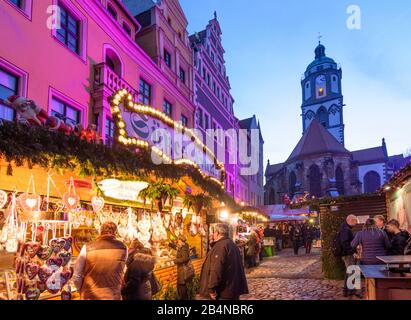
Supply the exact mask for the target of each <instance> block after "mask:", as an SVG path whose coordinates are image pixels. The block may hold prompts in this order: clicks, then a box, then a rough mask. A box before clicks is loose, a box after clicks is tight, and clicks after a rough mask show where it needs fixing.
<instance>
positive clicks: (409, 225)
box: [382, 163, 411, 232]
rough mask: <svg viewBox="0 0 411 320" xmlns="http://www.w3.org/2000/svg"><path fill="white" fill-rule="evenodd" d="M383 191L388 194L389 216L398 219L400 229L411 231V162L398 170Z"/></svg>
mask: <svg viewBox="0 0 411 320" xmlns="http://www.w3.org/2000/svg"><path fill="white" fill-rule="evenodd" d="M382 192H385V194H386V201H387V209H388V218H389V219H396V220H398V222H399V223H400V229H403V230H408V231H409V232H411V163H409V164H408V165H406V166H405V167H404V168H403V169H401V170H400V171H398V172H397V173H396V174H395V175H394V176H393V177H392V178H391V179H390V181H388V182H387V183H386V184H385V185H384V187H383V188H382Z"/></svg>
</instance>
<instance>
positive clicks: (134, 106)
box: [111, 89, 225, 172]
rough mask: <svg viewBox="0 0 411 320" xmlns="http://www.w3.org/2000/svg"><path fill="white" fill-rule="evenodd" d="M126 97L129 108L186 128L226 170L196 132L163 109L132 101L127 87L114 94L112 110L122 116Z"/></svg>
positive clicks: (221, 167) (218, 164) (176, 126)
mask: <svg viewBox="0 0 411 320" xmlns="http://www.w3.org/2000/svg"><path fill="white" fill-rule="evenodd" d="M125 96H127V97H125ZM124 98H127V99H128V100H129V103H128V109H130V110H132V111H136V112H139V113H145V114H148V115H152V116H153V117H156V118H158V119H160V120H162V121H163V122H165V123H167V124H169V125H170V126H174V127H175V128H177V129H181V130H184V131H185V132H187V133H189V135H190V136H191V138H194V141H195V142H196V143H197V144H198V145H199V146H200V147H203V149H204V150H205V152H206V153H208V154H209V155H210V156H212V157H213V158H214V159H215V162H216V165H217V169H220V170H221V171H223V172H225V168H224V164H223V163H222V162H220V161H218V160H217V159H216V157H215V155H214V153H213V152H212V151H211V150H210V149H209V148H208V147H207V146H206V145H204V144H203V142H202V141H201V139H199V138H198V137H197V136H196V135H195V134H194V132H193V130H192V129H190V128H187V127H184V126H183V125H181V124H180V123H179V122H176V121H174V120H173V119H171V118H170V117H169V116H167V115H166V114H165V113H163V112H161V111H159V110H157V109H155V108H152V107H150V106H147V105H143V104H137V103H133V102H131V100H132V98H133V97H132V96H131V94H129V93H128V91H127V90H126V89H122V90H120V91H118V93H116V94H115V95H114V97H113V100H112V104H113V108H112V110H111V111H112V113H113V114H118V116H119V117H120V109H119V108H118V106H119V104H120V103H121V100H124Z"/></svg>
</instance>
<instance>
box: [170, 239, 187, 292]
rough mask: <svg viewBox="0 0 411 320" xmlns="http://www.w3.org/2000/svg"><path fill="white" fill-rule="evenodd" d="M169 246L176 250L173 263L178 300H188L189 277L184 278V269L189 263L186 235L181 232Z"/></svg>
mask: <svg viewBox="0 0 411 320" xmlns="http://www.w3.org/2000/svg"><path fill="white" fill-rule="evenodd" d="M169 246H170V247H171V248H173V249H174V250H176V251H177V253H176V259H175V260H174V263H175V264H176V265H177V292H178V297H179V299H180V300H189V297H188V290H187V285H188V282H190V281H191V280H190V279H186V269H187V267H188V265H189V263H190V248H189V246H188V244H187V237H186V236H185V235H183V234H181V235H179V236H178V238H177V243H176V244H175V243H170V244H169Z"/></svg>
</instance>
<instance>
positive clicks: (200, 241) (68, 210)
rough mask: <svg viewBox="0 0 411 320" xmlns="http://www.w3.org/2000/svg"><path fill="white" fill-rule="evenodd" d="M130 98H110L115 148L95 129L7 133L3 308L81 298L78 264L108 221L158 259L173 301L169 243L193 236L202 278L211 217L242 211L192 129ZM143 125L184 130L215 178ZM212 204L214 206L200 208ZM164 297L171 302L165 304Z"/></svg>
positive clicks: (1, 158) (2, 167) (1, 218)
mask: <svg viewBox="0 0 411 320" xmlns="http://www.w3.org/2000/svg"><path fill="white" fill-rule="evenodd" d="M131 99H132V97H131V95H129V94H128V93H127V91H126V90H120V91H119V92H118V93H116V94H115V95H113V97H112V103H111V107H112V113H113V118H114V119H115V123H116V142H115V143H114V145H113V146H106V145H103V144H101V142H100V141H99V139H98V137H97V136H96V133H95V132H94V131H93V130H91V129H87V130H82V129H81V128H71V129H72V130H68V131H56V130H54V131H52V130H50V128H48V127H45V126H39V125H31V124H30V123H29V122H25V123H24V125H22V124H19V123H11V122H5V123H2V124H1V125H0V141H2V143H1V144H0V177H1V179H0V190H1V191H0V213H1V215H0V228H1V239H0V272H1V275H2V276H1V279H0V292H1V299H28V300H36V299H53V298H61V299H72V298H75V297H76V293H75V292H76V288H75V286H74V285H73V284H72V283H71V276H72V273H73V269H72V266H73V264H74V263H75V260H76V256H77V255H78V253H79V251H80V250H81V248H82V246H83V245H84V244H86V243H88V242H90V241H93V240H94V239H96V237H97V235H98V233H99V229H100V226H101V225H102V224H103V223H104V222H106V221H113V222H115V223H116V224H117V226H118V236H119V239H121V240H122V241H123V242H125V243H126V244H127V245H129V244H130V243H131V242H132V241H133V240H134V239H138V240H139V241H140V242H142V243H143V244H144V245H145V246H146V247H148V248H150V249H151V250H152V251H153V252H154V253H155V254H156V256H157V264H156V266H155V273H156V275H157V276H158V278H159V280H160V282H161V283H162V284H164V286H163V289H165V290H166V291H167V294H170V291H171V289H173V288H172V287H173V286H174V284H175V279H176V266H175V265H174V258H175V254H176V253H175V252H174V251H173V249H171V248H170V247H169V245H168V244H169V242H171V241H174V240H175V239H176V238H177V237H178V236H179V235H180V234H184V235H186V236H187V239H188V244H189V246H190V255H191V258H192V259H193V265H194V267H195V269H196V270H197V272H199V270H200V268H201V265H202V262H203V260H202V259H203V258H204V254H205V250H206V241H205V239H207V236H206V232H207V231H208V230H207V228H206V227H205V217H206V213H207V210H208V208H209V207H212V206H215V205H216V204H217V203H218V204H219V203H221V202H222V201H224V202H225V203H227V207H229V205H231V206H232V205H233V204H235V202H234V201H233V199H232V198H231V197H230V196H229V195H228V194H227V193H226V192H225V190H224V179H225V172H224V166H223V165H222V164H221V163H219V162H218V160H217V159H216V157H215V156H214V155H213V154H212V152H211V151H210V150H209V149H207V148H206V146H204V145H203V144H202V143H201V141H200V140H199V139H198V138H197V137H196V136H195V135H194V133H193V132H192V130H190V129H188V128H185V127H183V126H181V124H179V123H177V122H174V121H173V120H172V119H170V118H169V117H168V116H167V115H165V114H163V113H162V112H160V111H158V110H156V109H154V108H152V107H150V106H142V105H140V104H136V103H134V102H133V101H131ZM136 117H142V119H144V120H145V121H148V123H145V125H146V126H147V127H149V128H154V126H151V125H150V123H151V122H155V123H157V124H161V125H162V126H163V127H164V130H169V131H170V132H171V133H173V131H174V130H176V131H178V132H177V133H176V134H179V137H181V138H182V139H183V138H184V139H185V140H184V141H187V143H188V144H189V143H194V144H195V148H197V149H198V150H199V151H200V152H203V155H204V157H206V158H208V159H209V160H210V159H211V161H212V162H213V163H214V165H213V170H212V171H211V172H206V171H204V169H203V168H201V167H200V166H199V165H197V164H196V163H195V162H194V161H192V160H189V159H177V160H175V161H174V160H172V159H171V158H170V156H168V155H167V154H166V153H163V152H162V151H161V149H160V148H159V147H158V146H156V145H155V142H156V141H157V140H156V139H154V138H153V139H151V137H150V138H147V137H145V138H144V137H143V136H141V135H139V134H140V133H141V132H140V133H139V131H135V130H134V129H135V128H134V127H133V121H134V120H135V118H136ZM153 134H155V133H153ZM175 136H176V135H174V136H173V137H174V138H175ZM154 158H155V159H154ZM155 160H160V162H156V161H155ZM211 195H212V196H211ZM205 198H207V199H208V201H207V202H208V203H207V205H205V204H204V203H203V204H202V205H199V199H203V200H204V199H205ZM161 294H162V293H161ZM164 297H166V298H172V297H170V295H168V296H161V295H160V296H159V297H158V298H164Z"/></svg>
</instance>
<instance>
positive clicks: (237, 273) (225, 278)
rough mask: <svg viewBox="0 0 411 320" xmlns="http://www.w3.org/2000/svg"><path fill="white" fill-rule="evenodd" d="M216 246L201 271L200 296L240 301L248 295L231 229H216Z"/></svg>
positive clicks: (242, 268)
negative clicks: (244, 295) (230, 233)
mask: <svg viewBox="0 0 411 320" xmlns="http://www.w3.org/2000/svg"><path fill="white" fill-rule="evenodd" d="M214 240H215V243H214V246H213V248H212V249H211V250H210V252H209V253H208V254H207V257H206V260H205V261H204V264H203V269H202V270H201V278H200V295H201V296H203V297H204V298H206V299H210V298H211V299H212V300H239V298H240V296H241V295H243V294H247V293H248V286H247V280H246V277H245V272H244V267H243V261H242V258H241V254H240V250H239V249H238V247H237V245H236V244H235V243H234V241H232V240H231V239H230V238H229V227H228V225H226V224H218V225H217V226H216V227H215V234H214Z"/></svg>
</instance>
